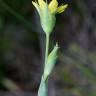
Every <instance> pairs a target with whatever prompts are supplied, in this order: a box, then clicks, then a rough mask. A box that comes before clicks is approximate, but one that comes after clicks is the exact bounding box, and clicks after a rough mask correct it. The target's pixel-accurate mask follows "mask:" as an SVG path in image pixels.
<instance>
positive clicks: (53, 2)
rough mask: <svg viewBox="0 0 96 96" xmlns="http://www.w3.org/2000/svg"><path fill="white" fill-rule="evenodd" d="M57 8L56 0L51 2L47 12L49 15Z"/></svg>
mask: <svg viewBox="0 0 96 96" xmlns="http://www.w3.org/2000/svg"><path fill="white" fill-rule="evenodd" d="M57 7H58V2H57V0H52V1H51V2H50V4H49V10H50V12H51V13H55V12H56V10H57Z"/></svg>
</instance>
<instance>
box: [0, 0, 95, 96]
mask: <svg viewBox="0 0 96 96" xmlns="http://www.w3.org/2000/svg"><path fill="white" fill-rule="evenodd" d="M58 2H59V4H62V3H63V2H64V4H65V3H68V4H69V7H68V8H67V10H66V11H65V13H63V14H61V15H57V16H56V17H57V22H56V26H55V29H54V32H53V33H52V34H51V36H52V38H51V40H50V46H52V47H53V45H54V42H58V43H59V46H60V49H59V50H60V51H59V58H58V61H57V63H56V67H55V69H54V71H53V73H52V75H51V79H50V81H49V96H96V11H95V9H96V0H58ZM44 40H45V35H44V33H43V31H42V28H41V26H40V23H39V16H38V13H37V12H36V10H35V8H34V7H33V6H32V4H31V0H11V1H10V0H0V96H5V94H6V96H13V95H12V94H16V96H19V95H20V96H25V95H26V96H35V95H37V90H38V87H39V83H40V79H41V74H42V69H43V63H44V51H45V50H44V49H45V45H44V42H45V41H44ZM50 50H51V49H50ZM3 92H5V93H3ZM10 92H11V93H10ZM8 94H9V95H8ZM10 94H11V95H10Z"/></svg>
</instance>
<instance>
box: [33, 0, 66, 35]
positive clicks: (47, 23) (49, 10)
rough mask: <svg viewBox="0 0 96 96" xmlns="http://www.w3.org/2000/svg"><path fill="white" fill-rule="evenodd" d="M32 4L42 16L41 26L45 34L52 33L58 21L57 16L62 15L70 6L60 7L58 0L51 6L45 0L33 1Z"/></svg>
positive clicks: (54, 0) (52, 2)
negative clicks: (57, 14)
mask: <svg viewBox="0 0 96 96" xmlns="http://www.w3.org/2000/svg"><path fill="white" fill-rule="evenodd" d="M32 4H33V5H34V6H35V8H36V9H37V11H38V13H39V15H40V21H41V25H42V28H43V30H44V31H45V33H51V31H52V30H53V27H54V25H55V21H56V20H55V14H56V13H62V12H63V11H65V9H66V8H67V6H68V4H65V5H61V6H59V7H58V2H57V0H52V1H51V2H50V3H49V5H48V4H47V2H45V1H44V0H38V2H34V1H32Z"/></svg>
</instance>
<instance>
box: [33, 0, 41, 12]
mask: <svg viewBox="0 0 96 96" xmlns="http://www.w3.org/2000/svg"><path fill="white" fill-rule="evenodd" d="M32 4H33V5H34V6H35V8H36V9H37V11H38V13H39V14H40V9H39V6H38V4H37V3H35V2H33V1H32Z"/></svg>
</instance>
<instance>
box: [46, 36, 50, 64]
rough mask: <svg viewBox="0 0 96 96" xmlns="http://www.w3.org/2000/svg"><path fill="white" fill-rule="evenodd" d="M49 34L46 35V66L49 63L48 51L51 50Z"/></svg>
mask: <svg viewBox="0 0 96 96" xmlns="http://www.w3.org/2000/svg"><path fill="white" fill-rule="evenodd" d="M49 37H50V35H49V34H46V49H45V64H46V63H47V58H48V50H49Z"/></svg>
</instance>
